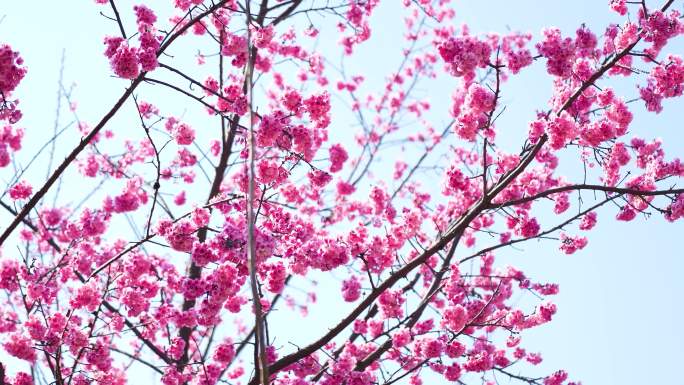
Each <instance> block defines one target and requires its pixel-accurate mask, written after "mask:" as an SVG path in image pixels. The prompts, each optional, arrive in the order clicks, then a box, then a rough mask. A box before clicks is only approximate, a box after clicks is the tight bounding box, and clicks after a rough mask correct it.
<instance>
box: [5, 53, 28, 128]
mask: <svg viewBox="0 0 684 385" xmlns="http://www.w3.org/2000/svg"><path fill="white" fill-rule="evenodd" d="M23 64H24V60H23V59H22V58H21V56H19V53H18V52H16V51H13V50H12V47H10V46H9V45H7V44H0V122H2V121H3V120H6V121H8V122H9V123H16V122H18V121H19V119H21V111H20V110H19V109H17V105H18V104H19V101H18V100H10V99H9V98H10V96H11V94H12V91H14V90H15V88H17V86H18V85H19V83H20V82H21V80H22V79H23V78H24V76H26V67H24V66H23Z"/></svg>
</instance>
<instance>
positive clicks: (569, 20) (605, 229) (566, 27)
mask: <svg viewBox="0 0 684 385" xmlns="http://www.w3.org/2000/svg"><path fill="white" fill-rule="evenodd" d="M157 1H158V0H157ZM157 1H152V2H150V3H151V4H154V3H157ZM119 3H121V4H120V5H119V7H120V9H129V10H130V5H129V2H128V1H119ZM398 3H399V2H398V1H396V0H384V1H383V5H381V6H380V7H379V8H378V9H377V10H376V13H375V16H374V17H373V23H372V24H373V26H374V30H373V37H372V39H371V41H370V42H368V44H366V45H364V46H362V47H361V48H360V51H359V56H358V57H362V56H363V55H368V56H366V57H368V58H369V60H368V61H364V62H362V63H357V65H356V67H354V66H350V67H349V68H350V70H349V72H350V73H354V72H355V71H356V72H363V73H364V74H365V75H366V77H367V78H369V79H371V81H372V80H373V79H382V78H383V76H384V75H385V74H386V72H387V71H388V70H387V67H386V65H387V63H392V67H391V68H395V67H396V65H395V64H394V63H398V60H399V59H400V57H401V49H402V48H403V47H405V45H406V44H405V43H404V42H403V41H402V37H401V35H398V34H396V33H395V32H394V31H397V26H398V25H399V23H401V20H400V18H399V13H398V11H397V9H398V8H399V7H398ZM66 4H69V5H66ZM456 4H457V5H458V6H457V14H458V15H457V22H458V23H459V24H460V23H468V24H469V25H470V27H471V30H472V32H473V33H486V32H490V31H500V32H506V31H507V30H509V29H510V30H521V31H530V32H533V33H534V34H535V35H536V36H538V35H539V32H540V31H541V29H542V28H543V27H545V26H558V27H560V28H561V30H562V31H563V32H564V34H574V30H575V29H576V28H577V27H579V25H580V24H581V23H583V22H584V23H586V24H587V25H589V26H590V27H598V29H597V32H600V31H601V30H602V29H603V28H604V26H605V25H606V24H607V23H609V22H611V21H613V22H617V21H618V20H619V18H618V17H617V15H615V14H613V13H611V12H610V11H609V9H608V1H607V0H598V1H596V0H575V1H552V2H550V1H544V0H519V1H505V0H497V1H488V2H484V1H474V0H471V1H465V0H462V1H457V2H456ZM649 4H650V5H651V6H659V4H656V3H655V2H653V1H650V2H649ZM677 4H679V6H680V7H681V4H680V3H677ZM31 8H35V9H31ZM99 10H100V8H99V7H97V6H95V5H94V4H92V1H90V0H83V1H78V2H77V1H73V2H72V1H70V2H64V1H41V2H37V3H32V4H31V5H30V7H29V6H28V4H27V3H26V2H18V1H12V2H8V1H6V2H3V4H2V7H1V8H0V17H2V16H3V15H4V16H5V18H4V19H3V20H2V22H0V42H4V43H9V44H11V45H12V46H13V48H14V49H16V50H18V51H20V52H21V55H22V56H23V58H24V60H25V61H26V64H27V66H28V68H29V73H28V75H27V77H26V78H25V80H24V82H23V83H22V84H21V86H20V88H19V91H18V92H17V94H16V95H17V96H18V97H20V98H21V107H22V110H23V111H24V114H25V117H24V119H23V120H22V121H21V126H23V127H25V128H26V131H27V139H26V142H25V145H26V150H25V151H30V150H31V149H32V148H31V146H34V148H37V147H36V146H40V145H42V143H44V142H45V141H46V140H48V139H49V137H50V135H52V130H53V121H54V112H55V109H56V104H55V101H56V93H57V89H56V86H57V78H58V74H59V68H60V60H61V55H62V50H64V51H65V52H66V62H65V64H66V66H65V72H64V79H65V83H66V84H70V83H72V82H76V84H77V88H76V91H75V94H74V95H75V99H76V100H77V101H78V103H79V110H78V113H79V114H80V118H81V119H83V120H85V121H88V122H90V123H94V122H95V121H96V119H97V118H98V117H100V116H101V115H102V114H103V113H104V112H106V111H107V110H108V109H109V108H110V106H111V105H112V104H113V102H114V101H115V99H116V98H117V97H118V95H119V94H120V92H121V90H122V89H123V86H124V83H123V82H122V81H121V80H119V79H114V78H112V77H110V70H109V67H108V65H107V62H106V59H105V58H104V56H103V55H102V54H101V52H102V51H103V46H102V38H103V36H105V35H107V34H114V33H116V32H117V30H116V26H115V24H113V23H111V22H109V21H107V20H106V19H104V18H102V17H100V16H98V12H99ZM129 16H130V11H129ZM327 43H333V42H325V41H322V42H321V44H327ZM673 50H675V51H676V52H678V53H679V54H682V53H684V50H683V49H682V41H681V39H679V40H678V41H677V44H676V45H674V46H671V48H669V50H668V51H673ZM541 69H542V66H541V65H539V64H537V65H536V67H535V69H533V70H530V71H527V72H526V73H524V74H523V75H522V76H521V77H520V78H518V79H516V80H514V81H511V82H510V83H508V84H507V85H506V88H505V90H504V95H503V100H504V102H505V103H506V104H507V106H508V107H507V112H506V114H505V115H504V116H503V117H502V121H501V122H500V123H499V128H500V130H501V131H502V132H504V131H506V132H510V134H508V133H503V134H502V135H510V140H511V145H512V146H513V147H519V146H520V143H521V140H520V137H521V136H520V134H521V133H522V132H524V131H525V130H526V124H527V122H528V121H529V120H530V119H531V118H532V117H533V114H534V112H535V110H536V109H537V108H543V107H545V105H546V100H547V98H548V96H549V94H550V90H551V85H550V84H551V83H550V77H548V76H546V75H543V74H542V72H541ZM450 85H451V83H448V82H445V83H444V85H443V86H442V87H440V88H431V89H430V90H429V92H425V93H426V94H427V95H429V96H430V98H431V100H432V101H433V102H434V104H435V105H439V104H440V103H448V101H449V100H450V95H451V92H452V89H451V88H450V87H451V86H450ZM625 96H626V98H631V97H633V96H636V90H635V89H633V88H630V89H629V91H627V92H626V93H625ZM150 100H152V99H150ZM634 106H635V107H634V108H635V110H634V111H635V116H636V119H635V121H634V123H633V125H632V131H633V132H636V133H638V134H639V135H640V136H643V137H645V138H647V139H651V138H655V137H659V138H662V139H663V141H664V147H665V149H666V150H667V153H668V154H669V157H675V156H677V155H679V156H683V155H684V134H682V128H683V127H682V123H681V122H682V120H681V111H682V108H683V107H684V104H683V103H682V101H681V100H674V101H672V100H671V101H668V102H666V103H665V110H664V112H663V113H661V114H660V115H655V114H652V113H646V112H645V111H644V110H643V108H642V106H641V104H639V105H638V106H636V105H634ZM179 108H184V106H183V105H180V104H179ZM62 113H63V114H64V115H67V114H68V112H66V110H64V111H62ZM128 116H129V119H128V120H126V119H123V118H118V117H117V119H114V120H113V121H112V122H111V124H110V125H109V126H108V128H110V129H112V130H114V131H117V130H118V129H119V126H120V125H122V124H123V125H126V124H135V122H133V123H130V122H131V121H130V116H131V115H130V114H129V115H128ZM70 120H71V118H70V117H66V118H64V119H63V121H64V122H68V121H70ZM212 124H213V123H212ZM117 125H119V126H117ZM436 125H437V126H439V122H436ZM336 128H337V129H340V130H347V129H348V127H345V126H343V125H341V126H336V125H333V128H332V129H336ZM70 132H71V133H72V134H71V136H70V137H68V138H66V140H65V142H64V143H67V142H69V141H74V140H77V139H78V136H77V135H76V134H73V130H72V131H70ZM341 133H342V134H345V133H346V132H343V131H341ZM335 135H339V134H335V133H333V136H335ZM504 137H505V138H509V136H504ZM65 146H67V148H71V145H66V144H65ZM34 167H35V166H34ZM36 169H38V170H39V172H40V173H44V172H45V171H44V168H42V169H41V168H40V166H39V167H36ZM577 172H579V171H578V170H568V173H569V175H570V176H573V175H574V176H577V175H579V174H577ZM3 178H4V179H3ZM5 182H6V174H5V173H0V183H3V184H4V183H5ZM90 182H91V181H90V180H88V181H83V182H82V181H81V180H80V179H68V183H67V185H66V186H64V187H63V188H64V189H65V191H70V189H73V191H79V190H81V189H83V188H87V187H89V186H87V185H86V186H84V185H83V183H90ZM614 215H615V209H614V208H613V207H610V208H608V209H604V210H601V211H599V222H598V226H597V228H596V229H595V230H594V231H593V232H592V233H591V234H590V236H589V237H590V238H589V239H590V241H589V245H588V247H587V248H585V249H584V250H583V251H581V252H578V253H576V254H574V255H572V256H566V255H563V254H562V253H560V252H559V251H558V250H557V248H556V247H557V244H555V243H553V244H551V243H538V244H537V243H531V244H526V245H524V246H523V248H522V249H520V250H507V251H506V252H504V253H499V254H498V255H499V258H498V263H499V264H514V265H515V266H518V267H521V268H522V269H523V271H525V272H526V273H527V274H528V275H529V276H530V277H533V278H537V279H540V280H541V281H548V282H557V283H559V284H560V288H561V292H560V295H558V296H557V297H556V298H555V302H556V303H557V305H558V309H559V310H558V313H557V315H556V317H555V318H554V321H553V322H552V323H550V324H548V325H545V326H542V327H539V328H536V329H533V330H530V331H527V332H526V333H525V336H526V337H525V339H524V341H525V342H524V344H525V347H527V348H528V350H530V351H540V352H543V353H544V362H543V363H542V365H541V369H543V370H544V371H546V372H551V371H553V370H556V369H560V368H563V369H566V370H567V371H568V372H569V373H570V375H571V378H572V379H576V380H581V381H582V382H583V383H584V384H585V385H586V384H589V385H591V384H622V385H632V384H634V385H636V384H644V383H653V384H658V383H663V384H667V383H676V382H677V381H676V380H675V379H676V378H679V377H681V376H680V373H678V368H679V365H680V364H681V359H682V357H684V332H683V331H682V328H681V321H680V320H681V318H682V316H684V313H683V312H682V310H681V302H682V301H681V298H682V296H683V295H684V279H682V274H683V273H684V262H683V261H682V257H683V256H684V255H683V253H682V247H681V238H682V236H684V221H680V222H678V223H674V224H671V223H667V222H666V221H665V220H664V219H662V218H661V217H659V216H653V217H651V218H650V219H648V220H646V219H644V218H642V217H639V218H638V219H637V220H635V221H633V222H630V223H622V222H620V223H618V222H615V221H613V220H612V217H613V216H614ZM7 218H8V217H7V216H4V214H3V215H0V223H5V222H4V221H5V220H7ZM548 219H553V218H548ZM323 286H325V285H323ZM324 293H325V291H322V292H320V293H319V298H320V299H322V298H324ZM338 311H339V310H337V309H332V308H331V307H330V306H329V304H328V303H325V301H322V302H321V303H319V305H317V307H313V308H312V309H311V312H310V313H311V314H312V315H315V316H314V317H310V318H309V319H307V320H303V321H302V323H301V324H298V325H299V326H300V327H299V328H295V329H299V330H298V331H293V328H292V326H291V325H287V328H286V329H285V330H287V332H289V333H295V334H297V333H304V331H306V330H310V329H308V327H309V326H311V327H314V328H315V327H316V325H319V326H320V327H326V326H327V325H329V322H328V323H326V321H325V320H332V321H336V320H338V319H339V315H338V314H339V313H338ZM276 333H277V331H276ZM303 335H304V338H303V341H307V340H310V339H311V338H306V337H307V334H305V333H304V334H303ZM3 354H5V353H4V352H1V351H0V360H3V361H4V360H5V358H4V357H3ZM507 381H508V380H507V379H505V380H503V381H501V383H502V384H503V383H507ZM130 383H131V384H138V383H140V384H142V383H144V382H136V381H135V379H132V380H131V381H130Z"/></svg>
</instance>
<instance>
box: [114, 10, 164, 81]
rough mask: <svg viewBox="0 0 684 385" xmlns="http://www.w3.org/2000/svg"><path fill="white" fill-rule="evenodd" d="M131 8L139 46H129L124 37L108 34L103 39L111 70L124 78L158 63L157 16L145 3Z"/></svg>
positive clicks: (151, 68) (133, 77)
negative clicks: (135, 20) (133, 13)
mask: <svg viewBox="0 0 684 385" xmlns="http://www.w3.org/2000/svg"><path fill="white" fill-rule="evenodd" d="M133 10H134V11H135V14H136V19H137V26H138V41H139V43H140V45H139V47H131V46H130V45H129V41H128V40H127V39H126V38H125V37H111V36H108V37H106V38H105V39H104V44H105V45H106V47H107V48H106V50H105V56H106V57H107V58H108V59H109V62H110V65H111V67H112V71H114V74H115V75H116V76H119V77H121V78H124V79H135V78H136V77H138V75H139V74H140V71H141V70H142V71H144V72H149V71H152V70H154V69H155V68H157V66H158V65H159V63H158V62H157V51H158V49H159V46H160V41H161V36H160V35H158V34H157V30H156V29H155V27H154V23H155V22H156V21H157V17H156V16H155V14H154V12H153V11H152V10H151V9H150V8H148V7H147V6H145V5H136V6H135V7H133Z"/></svg>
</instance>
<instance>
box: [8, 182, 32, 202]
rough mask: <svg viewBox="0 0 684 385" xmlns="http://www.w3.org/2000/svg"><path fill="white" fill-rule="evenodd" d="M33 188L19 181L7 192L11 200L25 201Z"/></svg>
mask: <svg viewBox="0 0 684 385" xmlns="http://www.w3.org/2000/svg"><path fill="white" fill-rule="evenodd" d="M32 192H33V188H32V187H31V185H30V184H28V182H26V181H21V182H19V183H17V184H15V185H14V186H12V187H11V188H10V190H9V196H10V198H12V199H26V198H28V197H30V196H31V194H32Z"/></svg>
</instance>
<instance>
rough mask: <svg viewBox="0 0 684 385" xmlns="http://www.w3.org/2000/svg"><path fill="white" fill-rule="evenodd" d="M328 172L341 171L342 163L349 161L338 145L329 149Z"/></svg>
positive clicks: (342, 148)
mask: <svg viewBox="0 0 684 385" xmlns="http://www.w3.org/2000/svg"><path fill="white" fill-rule="evenodd" d="M329 152H330V172H338V171H340V170H342V166H343V165H344V162H346V161H347V159H349V155H347V151H345V149H344V147H342V146H341V145H340V144H335V145H333V146H332V147H330V150H329Z"/></svg>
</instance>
